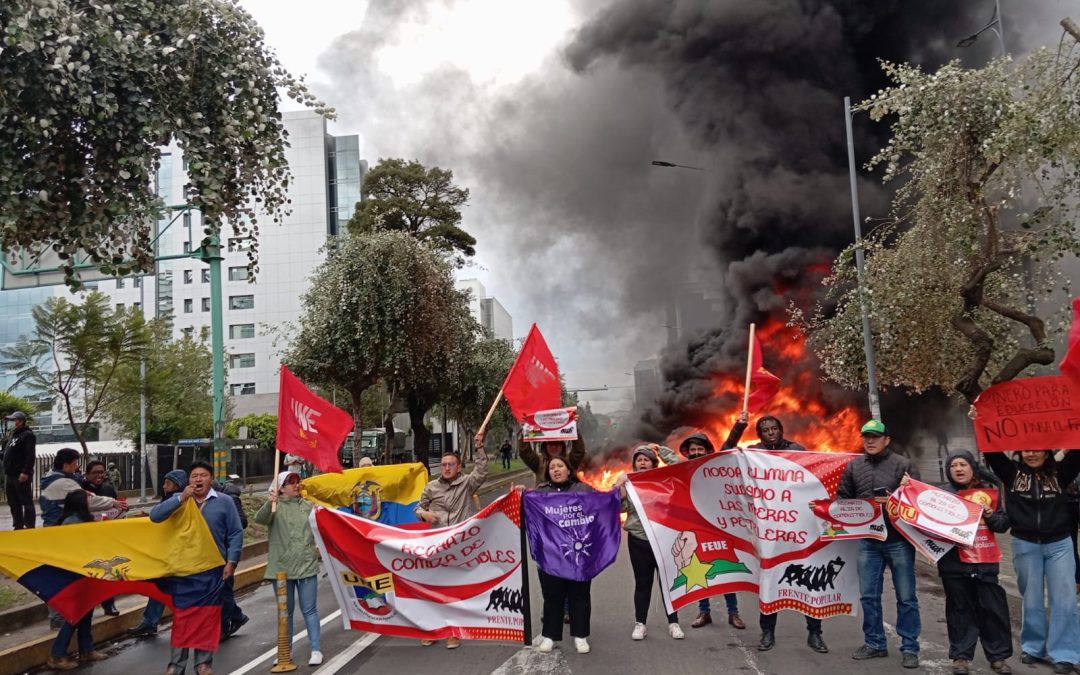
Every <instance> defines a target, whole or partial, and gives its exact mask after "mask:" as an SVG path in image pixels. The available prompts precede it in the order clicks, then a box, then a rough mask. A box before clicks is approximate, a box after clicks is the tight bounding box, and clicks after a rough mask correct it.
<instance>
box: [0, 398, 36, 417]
mask: <svg viewBox="0 0 1080 675" xmlns="http://www.w3.org/2000/svg"><path fill="white" fill-rule="evenodd" d="M13 412H21V413H23V414H24V415H26V417H27V419H28V420H30V421H33V419H34V413H36V412H37V407H36V406H35V405H34V404H33V403H32V402H30V401H28V400H26V399H25V398H22V397H21V396H16V395H15V394H11V393H9V392H6V391H0V417H7V416H8V415H10V414H11V413H13Z"/></svg>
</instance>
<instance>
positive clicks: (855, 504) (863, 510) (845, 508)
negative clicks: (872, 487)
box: [810, 499, 889, 541]
mask: <svg viewBox="0 0 1080 675" xmlns="http://www.w3.org/2000/svg"><path fill="white" fill-rule="evenodd" d="M810 506H811V508H813V510H814V515H815V516H817V517H818V520H819V521H821V534H820V535H818V538H819V539H820V540H821V541H839V540H841V539H877V540H878V541H885V538H886V537H887V536H889V533H888V532H886V531H885V516H884V515H883V514H882V511H881V504H878V503H877V502H875V501H874V500H873V499H816V500H814V501H813V502H811V503H810Z"/></svg>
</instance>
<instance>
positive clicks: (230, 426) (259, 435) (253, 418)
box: [225, 413, 278, 448]
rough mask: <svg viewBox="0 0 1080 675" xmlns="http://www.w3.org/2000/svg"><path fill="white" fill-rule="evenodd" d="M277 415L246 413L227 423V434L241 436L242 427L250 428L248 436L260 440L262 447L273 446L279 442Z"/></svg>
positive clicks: (234, 436)
mask: <svg viewBox="0 0 1080 675" xmlns="http://www.w3.org/2000/svg"><path fill="white" fill-rule="evenodd" d="M277 422H278V418H277V415H270V414H268V413H264V414H256V415H244V416H243V417H237V418H236V419H232V420H229V421H228V422H227V423H226V424H225V436H226V437H228V438H239V437H240V427H247V428H248V438H250V439H253V440H255V441H257V442H258V444H259V447H260V448H272V447H274V446H275V445H276V444H277Z"/></svg>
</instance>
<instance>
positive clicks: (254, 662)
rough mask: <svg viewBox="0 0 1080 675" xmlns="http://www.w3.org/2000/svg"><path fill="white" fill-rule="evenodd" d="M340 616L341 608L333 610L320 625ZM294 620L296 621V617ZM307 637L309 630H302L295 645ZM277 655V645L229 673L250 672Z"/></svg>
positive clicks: (296, 637)
mask: <svg viewBox="0 0 1080 675" xmlns="http://www.w3.org/2000/svg"><path fill="white" fill-rule="evenodd" d="M339 616H341V610H340V609H335V610H334V611H333V612H331V613H329V614H327V615H326V616H325V617H324V618H323V619H322V621H320V622H319V625H320V626H325V625H326V624H328V623H330V622H331V621H333V620H334V619H336V618H338V617H339ZM293 620H294V621H295V620H296V619H295V618H294V619H293ZM301 620H302V617H301ZM274 625H275V626H276V625H277V624H276V623H275V624H274ZM306 637H307V630H302V631H300V632H299V633H297V634H296V635H294V636H293V645H295V644H296V643H297V642H299V641H300V640H303V639H304V638H306ZM275 656H277V647H274V648H273V649H270V650H268V651H265V652H263V653H262V654H261V655H259V656H256V657H255V658H254V659H252V660H251V661H248V662H247V663H245V664H244V665H242V666H240V667H239V668H237V669H236V670H234V671H232V672H231V673H229V675H244V673H247V672H249V671H251V670H254V669H255V667H256V666H258V665H259V664H260V663H262V662H263V661H265V660H267V659H269V658H272V657H275Z"/></svg>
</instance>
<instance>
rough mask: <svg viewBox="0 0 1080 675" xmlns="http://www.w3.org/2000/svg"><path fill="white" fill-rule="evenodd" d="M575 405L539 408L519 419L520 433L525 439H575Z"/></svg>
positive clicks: (535, 441) (541, 440)
mask: <svg viewBox="0 0 1080 675" xmlns="http://www.w3.org/2000/svg"><path fill="white" fill-rule="evenodd" d="M577 419H578V416H577V406H571V407H569V408H555V409H554V410H539V411H537V412H534V413H530V414H528V415H526V416H525V418H524V419H522V420H521V434H522V437H523V438H524V439H525V440H526V441H530V442H533V443H540V442H543V441H576V440H577V437H578V431H577Z"/></svg>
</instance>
